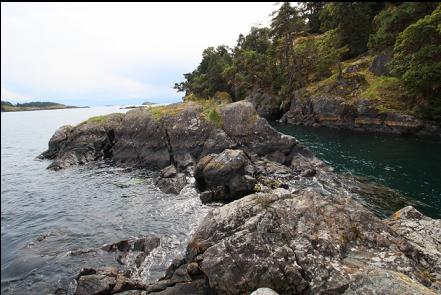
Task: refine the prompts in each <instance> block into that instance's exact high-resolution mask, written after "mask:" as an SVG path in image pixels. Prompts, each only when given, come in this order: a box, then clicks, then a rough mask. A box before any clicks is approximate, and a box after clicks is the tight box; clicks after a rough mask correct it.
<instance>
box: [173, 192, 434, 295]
mask: <svg viewBox="0 0 441 295" xmlns="http://www.w3.org/2000/svg"><path fill="white" fill-rule="evenodd" d="M418 257H419V254H418V252H417V251H416V248H415V247H414V246H413V245H412V244H411V243H409V242H408V241H407V240H406V239H405V238H402V237H401V236H400V235H398V234H397V233H396V231H395V230H393V229H392V228H391V227H389V225H387V224H386V222H383V221H382V220H380V219H379V218H377V217H376V216H375V215H374V214H372V213H371V212H369V211H368V210H367V209H365V208H364V207H363V206H361V205H359V204H358V203H357V202H355V201H354V200H353V199H351V198H348V197H345V196H343V195H321V194H320V193H318V192H316V191H314V190H312V189H304V190H300V191H297V192H295V193H292V192H289V191H287V190H284V189H276V190H273V191H270V192H268V193H256V194H253V195H248V196H246V197H244V198H241V199H239V200H236V201H234V202H231V203H229V204H227V205H224V206H223V207H218V208H216V209H214V210H213V211H212V212H211V213H209V214H208V215H207V216H206V218H205V219H204V221H203V222H202V223H201V224H200V226H199V227H198V229H197V230H196V232H195V233H194V235H193V237H192V239H191V240H190V242H189V244H188V248H187V256H186V259H185V261H184V263H186V264H188V263H193V262H197V263H198V265H199V267H200V270H201V271H202V273H203V275H204V276H205V277H206V278H205V280H206V281H208V282H210V287H211V288H212V289H214V290H215V291H216V292H218V293H221V294H246V293H247V292H249V290H250V289H251V290H256V289H258V288H260V287H268V288H271V289H273V290H274V291H276V292H278V293H280V294H303V293H310V294H329V293H344V292H345V291H347V292H348V294H365V293H363V292H362V291H360V292H359V293H350V292H357V290H363V291H364V290H371V292H372V293H373V294H383V293H384V292H385V290H388V289H390V288H392V286H393V285H394V284H397V290H412V289H413V288H414V289H415V292H416V293H417V294H430V292H429V293H424V292H422V293H418V290H423V291H427V290H429V289H428V288H427V287H431V288H434V290H436V282H433V281H431V280H430V279H429V278H428V277H427V276H426V275H424V274H423V273H422V272H421V267H422V264H421V262H420V261H419V259H418ZM429 263H430V262H429ZM386 274H387V275H386ZM169 276H171V275H169ZM400 280H401V281H400ZM424 286H426V287H424ZM171 290H172V289H170V293H168V294H178V293H173V292H172V291H171ZM382 292H383V293H382Z"/></svg>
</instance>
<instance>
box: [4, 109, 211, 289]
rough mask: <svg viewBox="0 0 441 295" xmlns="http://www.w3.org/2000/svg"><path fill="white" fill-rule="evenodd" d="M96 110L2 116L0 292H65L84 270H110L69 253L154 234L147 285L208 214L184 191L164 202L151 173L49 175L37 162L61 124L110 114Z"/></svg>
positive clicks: (99, 170) (85, 169)
mask: <svg viewBox="0 0 441 295" xmlns="http://www.w3.org/2000/svg"><path fill="white" fill-rule="evenodd" d="M125 111H127V110H123V109H119V107H95V108H87V109H66V110H50V111H32V112H17V113H2V114H1V293H2V294H50V293H53V292H54V291H55V290H56V289H57V288H58V287H63V288H67V287H68V286H69V284H71V282H72V278H73V276H74V275H76V274H77V273H78V271H79V270H80V269H81V268H83V267H96V266H97V265H103V266H104V265H112V264H115V261H114V259H113V258H112V257H101V256H97V257H93V256H92V257H90V256H81V255H79V256H71V255H70V254H69V253H71V252H70V251H75V250H84V249H90V248H97V247H101V246H102V245H104V244H106V243H112V242H117V241H120V240H124V239H130V238H136V237H139V236H146V235H156V236H158V237H160V238H161V245H160V247H159V248H158V249H156V250H155V251H153V253H152V255H150V256H149V257H148V258H147V261H146V265H145V269H144V274H145V281H146V282H148V281H151V280H155V279H157V278H159V277H160V276H162V275H163V272H164V270H165V269H166V268H167V267H168V265H169V263H170V262H171V260H172V259H173V258H175V256H176V255H178V254H182V253H183V252H184V250H185V247H186V243H187V240H188V238H189V236H190V234H191V232H192V230H193V229H194V228H195V225H196V224H197V223H198V222H199V221H200V219H201V218H203V217H204V216H205V214H206V213H207V210H209V207H207V206H203V205H202V204H201V202H200V200H199V197H198V195H197V193H196V192H195V191H194V190H193V189H191V188H188V189H185V190H184V191H183V192H182V193H181V194H180V195H177V196H176V195H166V194H164V193H162V192H161V191H159V190H158V189H157V188H156V187H155V186H154V184H153V178H154V177H155V176H156V175H155V174H154V173H152V172H149V171H143V170H131V169H123V168H119V167H114V166H112V165H110V164H108V163H104V162H100V163H93V164H87V165H84V166H78V167H70V168H68V169H65V170H61V171H57V172H55V171H50V170H47V169H46V167H47V166H48V165H49V163H50V162H49V161H47V160H37V159H35V157H36V156H37V155H39V154H40V153H41V152H42V151H44V150H45V149H46V148H47V143H48V141H49V139H50V137H51V136H52V134H53V133H54V131H55V130H56V129H57V128H58V127H60V126H62V125H66V124H71V125H75V124H78V123H80V122H82V121H84V120H85V119H87V118H89V117H91V116H95V115H103V114H109V113H114V112H125Z"/></svg>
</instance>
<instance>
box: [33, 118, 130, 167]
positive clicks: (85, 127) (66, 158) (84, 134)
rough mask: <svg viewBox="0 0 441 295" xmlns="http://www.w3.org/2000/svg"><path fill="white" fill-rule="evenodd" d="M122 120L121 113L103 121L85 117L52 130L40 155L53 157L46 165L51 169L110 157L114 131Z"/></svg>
mask: <svg viewBox="0 0 441 295" xmlns="http://www.w3.org/2000/svg"><path fill="white" fill-rule="evenodd" d="M121 120H122V114H112V115H109V116H107V117H106V118H105V119H104V120H103V121H102V122H95V121H94V120H88V121H86V122H83V123H81V124H80V125H78V126H75V127H73V128H70V127H62V128H61V129H59V130H57V132H55V134H54V136H53V137H52V138H51V141H50V142H49V150H48V151H46V152H44V153H43V154H42V155H41V157H42V158H49V159H55V160H54V162H52V164H51V165H49V167H48V168H49V169H53V170H58V169H62V168H65V167H68V166H71V165H81V164H85V163H87V162H91V161H96V160H102V159H108V158H111V157H112V155H113V145H114V141H115V135H114V131H115V129H116V128H117V127H118V126H119V125H120V124H121Z"/></svg>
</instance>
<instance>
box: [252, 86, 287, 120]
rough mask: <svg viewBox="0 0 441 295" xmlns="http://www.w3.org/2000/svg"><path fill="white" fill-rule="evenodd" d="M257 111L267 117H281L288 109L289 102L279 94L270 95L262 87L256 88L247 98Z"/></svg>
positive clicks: (273, 118)
mask: <svg viewBox="0 0 441 295" xmlns="http://www.w3.org/2000/svg"><path fill="white" fill-rule="evenodd" d="M245 99H246V100H248V101H249V102H251V103H252V104H253V106H254V108H255V109H256V111H257V113H258V114H259V115H260V116H262V117H263V118H266V119H272V120H275V119H279V118H280V117H281V116H282V115H283V113H285V112H286V111H287V110H288V107H289V105H288V104H287V102H286V101H285V100H284V99H282V98H281V97H280V96H277V95H270V94H268V93H266V92H265V91H263V90H262V89H254V90H253V91H252V92H251V93H250V94H249V95H248V96H247V97H246V98H245Z"/></svg>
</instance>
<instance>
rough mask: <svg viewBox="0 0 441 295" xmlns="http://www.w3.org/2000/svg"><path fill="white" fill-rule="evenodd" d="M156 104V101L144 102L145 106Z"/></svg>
mask: <svg viewBox="0 0 441 295" xmlns="http://www.w3.org/2000/svg"><path fill="white" fill-rule="evenodd" d="M154 104H156V102H150V101H145V102H143V103H142V105H143V106H151V105H154Z"/></svg>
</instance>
